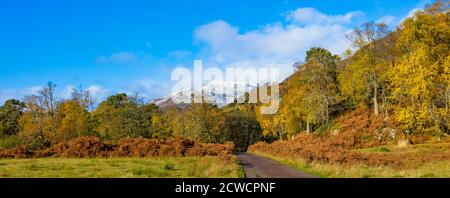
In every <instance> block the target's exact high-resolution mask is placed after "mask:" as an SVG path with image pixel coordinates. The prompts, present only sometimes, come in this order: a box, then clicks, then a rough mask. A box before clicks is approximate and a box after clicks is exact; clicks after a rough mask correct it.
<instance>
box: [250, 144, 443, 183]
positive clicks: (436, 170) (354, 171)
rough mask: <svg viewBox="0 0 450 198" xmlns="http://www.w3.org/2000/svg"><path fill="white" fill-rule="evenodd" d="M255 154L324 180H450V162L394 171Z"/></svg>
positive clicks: (378, 149) (370, 150)
mask: <svg viewBox="0 0 450 198" xmlns="http://www.w3.org/2000/svg"><path fill="white" fill-rule="evenodd" d="M416 149H420V148H416ZM393 150H394V149H393ZM386 151H387V149H385V148H374V149H366V150H364V151H362V152H386ZM390 152H392V151H390ZM255 154H258V155H261V156H265V157H268V158H271V159H273V160H276V161H279V162H280V163H282V164H285V165H288V166H291V167H293V168H296V169H298V170H300V171H303V172H306V173H309V174H312V175H316V176H319V177H324V178H450V162H448V161H436V162H429V163H425V164H424V165H422V166H420V167H418V168H415V169H393V168H389V167H369V166H365V165H353V166H342V165H334V164H322V163H315V162H313V163H307V162H306V161H305V160H304V159H302V158H282V157H275V156H272V155H270V154H267V153H261V152H255Z"/></svg>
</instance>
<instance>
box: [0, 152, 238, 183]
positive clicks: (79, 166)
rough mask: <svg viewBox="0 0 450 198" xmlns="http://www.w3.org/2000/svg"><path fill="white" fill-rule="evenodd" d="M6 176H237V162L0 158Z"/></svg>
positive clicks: (1, 174)
mask: <svg viewBox="0 0 450 198" xmlns="http://www.w3.org/2000/svg"><path fill="white" fill-rule="evenodd" d="M0 177H2V178H5V177H9V178H148V177H152V178H189V177H195V178H237V177H243V171H242V170H241V168H240V166H239V165H238V164H237V162H230V163H226V162H223V161H221V160H220V159H219V158H218V157H178V158H175V157H172V158H168V157H167V158H110V159H107V158H94V159H78V158H77V159H75V158H39V159H0Z"/></svg>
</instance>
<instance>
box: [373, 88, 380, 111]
mask: <svg viewBox="0 0 450 198" xmlns="http://www.w3.org/2000/svg"><path fill="white" fill-rule="evenodd" d="M373 111H374V113H375V116H377V115H378V114H379V110H378V86H377V85H376V84H374V85H373Z"/></svg>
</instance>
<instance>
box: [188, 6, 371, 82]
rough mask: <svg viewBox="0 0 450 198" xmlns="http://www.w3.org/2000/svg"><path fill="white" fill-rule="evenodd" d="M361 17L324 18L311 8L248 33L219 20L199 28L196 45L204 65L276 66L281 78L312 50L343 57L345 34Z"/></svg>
mask: <svg viewBox="0 0 450 198" xmlns="http://www.w3.org/2000/svg"><path fill="white" fill-rule="evenodd" d="M363 15H364V13H362V12H359V11H354V12H348V13H344V14H342V15H326V14H324V13H321V12H319V11H318V10H315V9H313V8H299V9H297V10H295V11H293V12H290V13H289V14H288V15H287V16H286V18H285V21H283V22H275V23H270V24H266V25H264V26H262V27H261V28H258V29H254V30H251V31H247V32H240V31H239V28H238V27H236V26H233V25H231V24H229V23H228V22H226V21H223V20H218V21H213V22H211V23H208V24H205V25H202V26H200V27H198V28H197V29H196V31H195V33H194V38H195V41H196V43H199V44H202V45H203V50H202V54H201V56H202V57H205V59H206V60H205V61H204V62H205V65H206V66H208V65H210V66H219V67H230V66H237V67H263V66H264V67H266V66H268V65H274V64H275V65H283V66H278V67H279V68H280V69H281V71H280V73H282V76H283V74H284V76H288V75H289V74H291V73H292V71H293V67H292V64H293V63H295V62H297V61H303V60H304V57H305V53H306V51H307V50H308V49H309V48H311V47H324V48H327V49H329V50H330V51H331V52H332V53H334V54H342V53H343V52H344V50H345V49H346V48H348V47H350V43H349V41H348V40H347V38H346V36H345V35H346V34H348V33H350V32H351V31H352V28H353V26H352V25H353V23H355V21H357V20H359V18H358V17H359V16H363Z"/></svg>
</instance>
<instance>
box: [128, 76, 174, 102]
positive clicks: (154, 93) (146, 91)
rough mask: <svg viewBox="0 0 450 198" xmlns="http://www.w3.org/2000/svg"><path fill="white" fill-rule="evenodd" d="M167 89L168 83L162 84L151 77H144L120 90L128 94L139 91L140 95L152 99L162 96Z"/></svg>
mask: <svg viewBox="0 0 450 198" xmlns="http://www.w3.org/2000/svg"><path fill="white" fill-rule="evenodd" d="M166 84H168V83H166ZM167 90H169V89H168V85H162V84H160V83H159V82H157V81H155V80H153V79H151V78H144V79H140V80H136V81H134V82H132V83H130V84H128V85H126V86H125V87H124V91H121V92H124V93H126V94H128V95H133V94H135V93H139V94H140V95H141V96H144V97H146V98H147V99H152V98H155V97H162V96H165V95H167Z"/></svg>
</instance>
